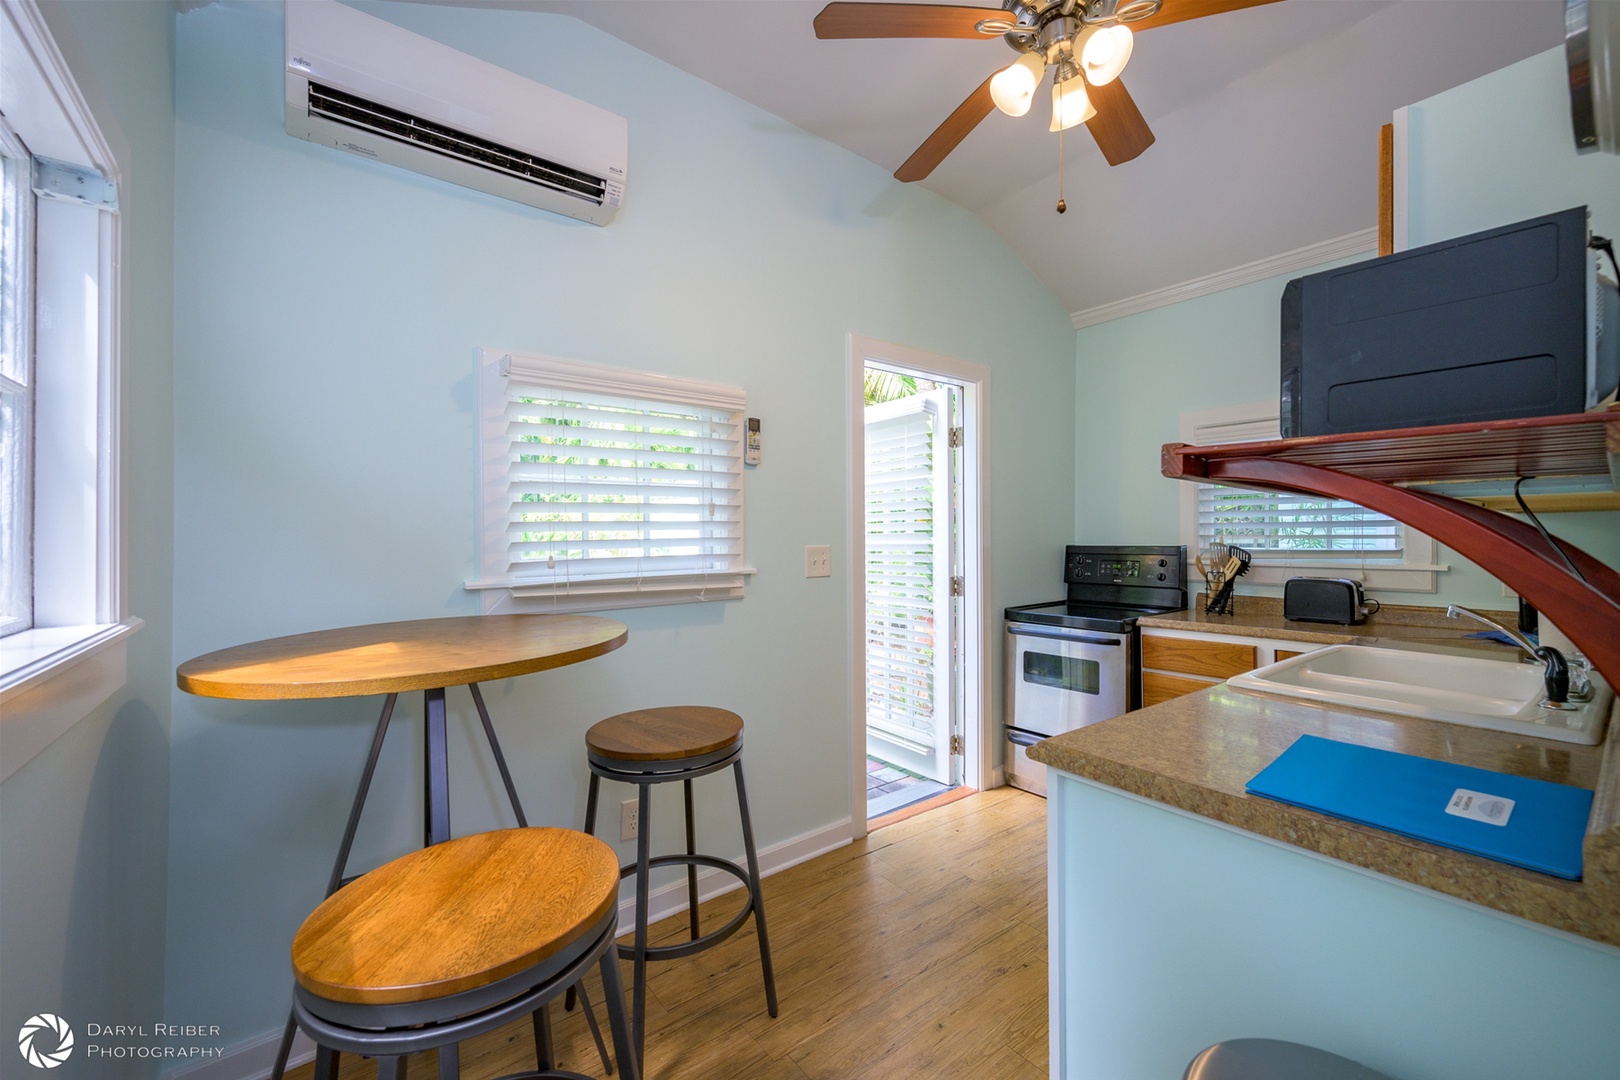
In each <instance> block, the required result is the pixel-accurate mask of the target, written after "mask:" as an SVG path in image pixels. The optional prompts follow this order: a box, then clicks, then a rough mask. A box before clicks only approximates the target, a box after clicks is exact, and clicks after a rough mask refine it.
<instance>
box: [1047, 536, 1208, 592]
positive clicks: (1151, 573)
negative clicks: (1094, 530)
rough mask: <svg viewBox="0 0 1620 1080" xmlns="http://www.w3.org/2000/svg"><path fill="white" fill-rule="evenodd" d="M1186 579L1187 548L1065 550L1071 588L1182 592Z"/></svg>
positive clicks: (1066, 579) (1066, 577) (1066, 575)
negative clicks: (1109, 586)
mask: <svg viewBox="0 0 1620 1080" xmlns="http://www.w3.org/2000/svg"><path fill="white" fill-rule="evenodd" d="M1186 577H1187V549H1186V548H1184V547H1121V548H1114V547H1090V546H1080V545H1070V546H1069V547H1068V548H1066V549H1064V562H1063V581H1064V583H1065V584H1068V585H1121V586H1142V587H1147V588H1165V589H1180V588H1183V587H1185V585H1186Z"/></svg>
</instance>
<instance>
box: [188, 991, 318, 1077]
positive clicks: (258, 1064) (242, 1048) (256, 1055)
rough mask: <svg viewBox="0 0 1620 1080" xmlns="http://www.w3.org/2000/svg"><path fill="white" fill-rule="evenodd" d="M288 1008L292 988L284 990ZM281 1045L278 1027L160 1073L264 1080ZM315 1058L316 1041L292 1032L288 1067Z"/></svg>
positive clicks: (302, 1034)
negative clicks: (229, 1047) (222, 1051)
mask: <svg viewBox="0 0 1620 1080" xmlns="http://www.w3.org/2000/svg"><path fill="white" fill-rule="evenodd" d="M287 1007H288V1008H289V1009H291V1008H292V990H291V988H290V987H289V988H288V992H287ZM280 1047H281V1029H279V1028H277V1029H276V1030H275V1031H270V1032H266V1033H265V1034H263V1035H260V1036H259V1037H258V1038H257V1039H250V1040H248V1041H247V1042H244V1043H237V1044H236V1045H235V1046H234V1047H232V1048H231V1049H229V1050H227V1051H225V1053H224V1054H222V1055H220V1056H219V1057H217V1058H211V1059H209V1060H207V1061H197V1062H192V1063H191V1064H189V1065H182V1066H180V1067H179V1068H177V1069H173V1070H170V1071H167V1072H165V1073H164V1074H163V1080H266V1078H267V1077H268V1076H269V1075H270V1067H271V1066H272V1065H274V1064H275V1063H276V1051H277V1050H278V1049H279V1048H280ZM314 1060H315V1044H314V1043H312V1042H310V1041H309V1036H308V1035H305V1034H304V1033H303V1032H302V1031H300V1032H297V1033H296V1034H294V1035H293V1045H292V1053H291V1054H290V1055H288V1057H287V1068H289V1069H296V1068H297V1067H298V1066H300V1065H307V1064H309V1063H310V1062H311V1061H314Z"/></svg>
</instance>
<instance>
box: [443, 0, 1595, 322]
mask: <svg viewBox="0 0 1620 1080" xmlns="http://www.w3.org/2000/svg"><path fill="white" fill-rule="evenodd" d="M472 2H474V3H486V4H488V5H489V6H500V7H508V8H511V7H519V8H529V9H533V10H540V11H549V12H556V13H562V14H568V15H573V16H575V17H577V18H579V19H582V20H584V21H585V22H588V23H590V24H592V25H593V26H596V27H598V28H600V29H602V30H604V31H606V32H607V33H610V34H612V35H614V36H615V37H618V38H620V39H622V40H624V41H625V42H628V43H629V44H631V45H634V46H635V47H637V48H639V49H641V50H643V51H645V52H648V53H650V54H652V55H654V56H656V57H658V58H660V59H662V60H664V61H666V62H668V63H670V64H672V65H674V66H675V67H678V68H680V69H682V70H684V71H686V72H688V73H690V74H692V75H695V76H697V77H698V78H700V79H704V80H705V81H707V82H710V83H712V84H714V85H715V86H718V87H720V88H721V89H723V90H726V91H728V92H730V93H732V94H735V95H736V96H738V97H740V98H743V99H744V100H747V101H749V102H751V103H753V104H755V105H758V106H759V107H761V108H763V109H765V110H767V111H769V112H771V113H774V114H775V115H777V116H780V117H782V118H783V119H785V120H788V121H790V122H792V123H794V124H796V125H798V126H800V127H802V128H804V129H806V130H808V131H810V132H813V133H814V134H816V135H820V136H821V137H823V138H825V139H828V140H830V141H831V142H834V143H837V144H838V145H840V146H843V147H845V148H846V149H848V150H851V151H853V152H854V153H856V154H859V155H860V156H862V157H864V158H867V159H868V160H870V161H873V162H875V163H877V164H878V165H881V166H882V167H883V168H885V169H888V170H890V171H893V170H894V169H895V168H897V167H898V166H899V165H900V163H901V162H903V161H904V160H905V159H906V158H907V157H908V156H910V154H911V152H912V151H913V150H914V149H916V147H917V146H918V145H919V144H920V143H921V142H922V141H923V139H925V138H926V137H927V136H928V135H929V133H930V132H932V131H933V130H934V128H935V127H936V126H937V125H938V124H939V123H940V121H941V120H943V119H944V118H945V116H946V115H947V114H948V113H950V111H951V110H952V109H953V108H955V107H956V105H957V104H958V103H959V102H961V101H962V99H963V98H965V97H966V96H967V95H968V94H969V93H970V92H971V91H972V90H973V89H974V88H975V87H977V86H978V85H979V83H980V82H981V81H983V79H984V78H985V76H986V75H988V74H990V73H991V72H992V71H994V70H995V69H997V68H999V67H1003V66H1005V65H1006V64H1008V63H1010V62H1011V61H1012V60H1013V59H1014V58H1015V56H1016V54H1015V53H1014V52H1013V51H1012V50H1011V49H1010V48H1009V47H1008V46H1007V45H1006V44H1005V43H1003V42H1002V41H1001V40H1000V39H990V40H985V41H960V40H914V39H913V40H888V41H866V40H860V41H818V40H817V39H816V37H815V34H814V31H813V29H812V26H811V22H812V20H813V19H814V17H815V15H816V12H817V11H819V10H820V8H821V7H822V0H472ZM984 2H985V3H986V5H987V6H993V5H994V2H995V0H984ZM1166 2H1167V3H1171V4H1173V3H1175V2H1176V0H1166ZM1562 40H1563V4H1562V3H1560V2H1559V0H1285V2H1283V3H1276V4H1268V5H1265V6H1262V7H1257V8H1250V9H1246V10H1243V11H1235V12H1229V13H1226V14H1223V15H1217V16H1211V17H1209V18H1204V19H1198V20H1193V21H1189V22H1183V23H1178V24H1173V25H1170V26H1164V27H1160V28H1157V29H1153V30H1150V31H1148V32H1146V33H1143V34H1142V35H1140V36H1139V37H1138V39H1137V42H1136V50H1135V54H1134V55H1133V57H1132V59H1131V62H1130V66H1129V68H1128V69H1127V70H1126V72H1125V75H1124V80H1125V82H1126V83H1127V85H1128V86H1129V87H1130V91H1131V94H1132V96H1133V97H1134V98H1135V99H1136V102H1137V104H1138V106H1139V107H1140V108H1141V110H1142V113H1143V115H1144V116H1145V117H1146V119H1147V121H1148V123H1149V124H1150V125H1151V126H1152V128H1153V131H1154V133H1155V134H1156V135H1157V136H1158V141H1157V142H1156V143H1155V144H1154V145H1153V146H1151V147H1149V148H1148V150H1147V151H1146V152H1145V153H1143V154H1142V155H1141V157H1139V158H1137V159H1136V160H1135V161H1131V162H1127V163H1126V164H1124V165H1121V166H1118V167H1116V168H1110V167H1109V166H1108V164H1107V163H1106V162H1105V161H1104V160H1103V158H1102V155H1101V154H1100V153H1099V152H1098V150H1097V148H1096V144H1095V143H1094V142H1092V140H1091V138H1090V136H1089V135H1088V134H1087V133H1086V132H1085V131H1084V130H1083V129H1075V130H1072V131H1070V132H1068V133H1066V134H1065V136H1064V140H1063V150H1064V162H1063V169H1062V176H1063V185H1062V188H1063V194H1064V197H1065V199H1066V201H1067V204H1068V212H1067V213H1066V214H1063V215H1061V216H1060V215H1058V214H1057V213H1056V211H1055V209H1054V207H1055V205H1056V203H1057V200H1058V192H1059V159H1058V136H1057V135H1055V134H1051V133H1049V132H1048V131H1047V130H1046V127H1047V120H1048V116H1047V115H1046V112H1047V110H1043V109H1041V108H1039V107H1037V108H1034V109H1031V110H1030V113H1029V114H1028V115H1026V116H1023V117H1020V118H1017V119H1014V118H1011V117H1007V116H1004V115H1002V114H1001V113H998V112H992V113H991V114H990V116H989V117H988V118H987V119H986V120H985V121H984V122H983V123H982V124H980V125H979V127H978V128H977V129H976V130H975V131H974V132H973V133H972V134H971V135H969V136H968V137H967V139H966V140H965V141H964V142H963V143H962V144H961V145H960V146H959V147H957V149H956V151H955V152H954V153H952V154H951V156H950V157H948V158H947V159H946V160H945V162H944V163H943V164H942V165H941V166H940V167H939V168H938V169H936V170H935V171H934V173H933V175H932V176H930V177H929V178H928V179H927V180H925V181H922V183H923V186H925V187H927V188H929V189H930V190H932V191H935V192H937V193H938V194H940V195H942V196H944V197H945V198H947V199H950V200H952V201H954V202H956V203H958V204H960V205H962V206H964V207H966V208H967V209H969V210H971V211H973V212H975V213H977V214H978V215H980V217H981V218H983V220H984V221H985V222H986V223H987V224H988V225H989V226H990V227H991V228H992V229H994V230H995V231H996V232H997V233H998V234H1000V236H1001V237H1002V238H1003V239H1004V240H1005V241H1006V242H1007V244H1008V245H1009V246H1010V247H1011V248H1012V249H1013V250H1014V251H1015V252H1017V253H1018V255H1019V256H1020V257H1021V258H1022V259H1023V260H1024V261H1025V263H1027V264H1028V265H1029V267H1030V269H1031V270H1032V271H1033V272H1034V273H1035V275H1036V276H1037V277H1038V278H1039V279H1040V280H1041V281H1042V282H1043V283H1044V284H1045V285H1046V286H1047V287H1048V288H1049V289H1050V290H1051V291H1052V293H1053V294H1054V295H1055V296H1056V297H1057V298H1058V299H1059V301H1060V302H1061V303H1062V304H1063V305H1064V306H1065V307H1066V309H1067V310H1069V311H1070V312H1079V311H1084V310H1086V309H1090V308H1094V307H1098V306H1101V305H1103V304H1107V303H1111V302H1114V301H1118V300H1122V299H1125V298H1127V297H1132V296H1136V295H1139V294H1142V293H1145V292H1150V291H1153V290H1156V289H1162V288H1164V287H1166V286H1170V285H1174V284H1177V283H1179V282H1183V281H1187V280H1189V279H1192V278H1195V277H1200V276H1202V275H1206V274H1211V273H1215V272H1218V271H1221V270H1224V269H1227V268H1229V267H1232V266H1237V265H1241V264H1244V263H1248V262H1252V261H1254V260H1258V259H1263V258H1267V257H1269V256H1273V255H1278V254H1281V253H1284V252H1288V251H1293V250H1295V249H1298V248H1302V247H1306V246H1309V245H1312V244H1317V243H1320V242H1323V241H1326V240H1330V239H1332V238H1335V237H1339V236H1343V235H1345V234H1348V233H1354V232H1357V231H1360V230H1364V229H1368V228H1371V227H1372V226H1374V225H1375V224H1376V221H1375V218H1376V206H1377V161H1378V156H1377V132H1378V128H1379V127H1380V126H1381V125H1383V124H1385V123H1388V122H1389V120H1390V117H1391V114H1392V113H1393V112H1394V111H1395V110H1396V109H1398V108H1400V107H1401V106H1403V105H1408V104H1411V103H1413V102H1416V101H1419V100H1421V99H1423V98H1426V97H1429V96H1431V95H1433V94H1436V93H1439V92H1440V91H1443V90H1446V89H1449V88H1451V87H1453V86H1457V85H1459V84H1461V83H1464V82H1467V81H1468V80H1470V79H1474V78H1477V77H1479V76H1481V75H1484V74H1486V73H1488V72H1490V71H1494V70H1496V69H1498V68H1500V67H1504V66H1506V65H1507V64H1510V63H1513V62H1515V61H1517V60H1521V59H1524V58H1525V57H1527V56H1531V55H1533V54H1535V53H1538V52H1541V51H1543V50H1545V49H1549V48H1552V47H1554V46H1556V45H1558V44H1560V43H1561V42H1562Z"/></svg>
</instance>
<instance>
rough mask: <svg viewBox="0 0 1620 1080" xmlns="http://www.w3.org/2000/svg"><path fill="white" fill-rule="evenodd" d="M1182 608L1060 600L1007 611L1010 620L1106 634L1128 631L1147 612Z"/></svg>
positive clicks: (1161, 612) (1158, 612)
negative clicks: (1077, 602)
mask: <svg viewBox="0 0 1620 1080" xmlns="http://www.w3.org/2000/svg"><path fill="white" fill-rule="evenodd" d="M1179 610H1180V608H1162V607H1126V606H1117V605H1113V604H1076V603H1070V602H1069V601H1067V600H1057V601H1054V602H1053V603H1050V604H1022V605H1020V606H1018V607H1010V608H1008V609H1007V610H1006V612H1005V613H1004V614H1005V615H1006V617H1007V621H1008V622H1020V623H1033V624H1035V625H1037V626H1063V627H1068V628H1069V629H1071V630H1095V631H1098V632H1099V633H1105V634H1125V633H1129V632H1130V630H1131V628H1132V627H1133V626H1135V625H1136V620H1137V619H1140V618H1142V617H1143V616H1144V615H1163V614H1164V613H1165V612H1167V611H1179Z"/></svg>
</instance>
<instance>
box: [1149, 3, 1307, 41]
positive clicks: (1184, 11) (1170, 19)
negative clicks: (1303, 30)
mask: <svg viewBox="0 0 1620 1080" xmlns="http://www.w3.org/2000/svg"><path fill="white" fill-rule="evenodd" d="M1275 3H1277V0H1164V6H1163V7H1161V8H1160V9H1159V10H1158V11H1156V12H1154V13H1153V14H1152V15H1149V16H1148V17H1147V18H1145V19H1138V20H1136V21H1135V22H1132V23H1126V24H1125V25H1126V26H1129V27H1130V28H1131V31H1132V32H1133V33H1134V32H1137V31H1141V30H1151V29H1153V28H1154V27H1155V26H1169V25H1170V24H1171V23H1178V22H1186V21H1187V20H1188V19H1202V18H1203V17H1204V16H1206V15H1219V14H1221V13H1223V12H1227V11H1237V10H1239V9H1241V8H1250V7H1259V6H1260V5H1261V4H1275Z"/></svg>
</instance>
